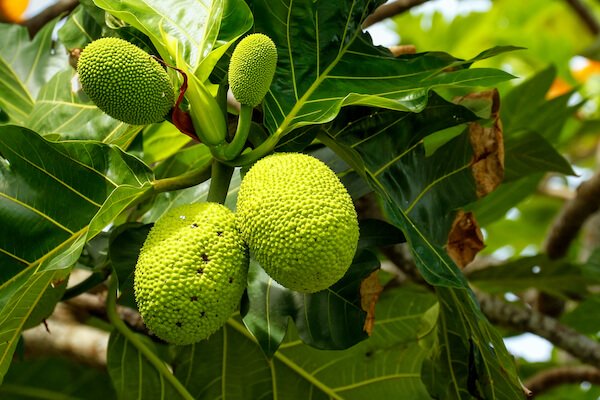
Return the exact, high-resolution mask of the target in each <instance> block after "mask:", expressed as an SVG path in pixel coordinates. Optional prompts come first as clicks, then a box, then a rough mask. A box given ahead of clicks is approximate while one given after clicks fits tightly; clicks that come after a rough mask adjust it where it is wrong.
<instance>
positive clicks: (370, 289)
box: [360, 271, 383, 336]
mask: <svg viewBox="0 0 600 400" xmlns="http://www.w3.org/2000/svg"><path fill="white" fill-rule="evenodd" d="M378 272H379V271H374V272H373V273H371V275H369V276H368V277H366V278H365V279H364V280H363V281H362V282H361V284H360V306H361V308H362V309H363V311H366V313H367V318H366V319H365V325H364V327H363V329H364V331H365V332H367V333H368V334H369V336H371V333H372V332H373V328H374V327H375V305H376V304H377V300H379V295H380V294H381V292H382V291H383V286H381V284H380V283H379V274H378Z"/></svg>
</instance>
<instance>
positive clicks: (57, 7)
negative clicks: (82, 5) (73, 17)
mask: <svg viewBox="0 0 600 400" xmlns="http://www.w3.org/2000/svg"><path fill="white" fill-rule="evenodd" d="M78 5H79V0H60V1H59V2H57V3H56V4H53V5H51V6H50V7H48V8H46V9H45V10H44V11H42V12H40V13H39V14H37V15H35V16H34V17H31V18H30V19H28V20H27V21H25V22H23V25H24V26H26V27H27V30H28V31H29V36H31V37H34V36H35V34H36V33H38V32H39V30H40V29H42V27H43V26H44V25H46V24H47V23H48V22H50V21H52V20H53V19H54V18H56V17H58V16H59V15H61V14H67V13H70V12H71V11H73V10H74V9H75V7H77V6H78Z"/></svg>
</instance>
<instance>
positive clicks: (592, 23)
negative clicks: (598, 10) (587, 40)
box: [566, 0, 600, 36]
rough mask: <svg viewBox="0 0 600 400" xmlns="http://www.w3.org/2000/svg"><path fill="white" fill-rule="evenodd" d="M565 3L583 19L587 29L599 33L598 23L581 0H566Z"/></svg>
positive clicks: (599, 26)
mask: <svg viewBox="0 0 600 400" xmlns="http://www.w3.org/2000/svg"><path fill="white" fill-rule="evenodd" d="M566 1H567V4H569V5H570V6H571V8H572V9H573V11H575V12H576V13H577V15H578V16H579V18H580V19H581V20H582V21H583V23H584V24H585V26H586V27H587V28H588V29H589V31H590V32H591V33H592V34H593V35H594V36H597V35H598V34H599V33H600V24H598V21H597V20H596V18H595V17H594V14H592V12H591V11H590V10H589V9H588V8H587V7H586V5H585V4H583V2H582V1H581V0H566Z"/></svg>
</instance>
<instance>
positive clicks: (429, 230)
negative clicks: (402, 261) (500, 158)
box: [326, 96, 522, 399]
mask: <svg viewBox="0 0 600 400" xmlns="http://www.w3.org/2000/svg"><path fill="white" fill-rule="evenodd" d="M341 116H342V117H343V115H341ZM473 118H474V115H473V114H472V113H470V112H467V111H466V110H465V109H464V108H462V107H460V106H457V105H453V104H450V103H446V102H444V101H443V100H441V99H439V98H436V97H435V96H434V97H432V98H431V100H430V101H429V104H428V106H427V108H425V109H424V110H423V111H422V112H421V113H419V114H412V113H399V112H393V111H381V110H369V111H364V112H363V113H362V114H361V113H359V112H357V111H356V110H353V112H352V114H351V115H349V116H346V118H339V122H338V121H337V120H336V122H334V123H333V124H332V127H331V128H330V129H329V130H328V136H329V138H330V140H328V141H327V142H326V144H327V145H329V146H330V147H332V148H333V149H334V150H336V152H338V154H340V156H342V157H344V158H345V159H346V161H348V162H349V163H350V164H351V165H352V166H353V167H354V169H355V170H356V171H364V175H365V178H366V179H367V180H368V181H369V182H370V183H371V185H372V187H373V189H374V190H375V191H376V192H377V193H378V194H379V195H380V196H381V197H382V199H383V200H384V201H385V203H386V206H387V207H386V208H387V212H388V215H389V217H390V220H391V222H393V223H394V224H396V225H397V226H398V227H400V228H401V229H402V230H403V231H404V234H405V236H406V238H407V240H408V242H409V244H410V246H411V249H412V253H413V256H414V258H415V261H416V265H417V267H418V269H419V271H420V272H421V274H422V275H423V277H424V278H425V279H426V280H427V281H428V282H429V283H430V284H432V285H434V286H436V294H437V295H438V298H439V301H440V314H439V321H438V338H437V344H436V345H435V346H434V347H433V348H432V353H431V359H430V361H429V362H428V363H427V364H426V365H425V366H424V370H423V374H424V377H425V379H426V382H427V384H428V390H429V391H430V393H431V395H432V396H434V397H437V398H444V399H446V398H471V397H479V398H496V399H515V398H519V397H520V396H522V391H521V387H520V385H519V382H518V378H517V374H516V370H515V367H514V363H513V359H512V357H511V356H510V354H509V353H508V352H507V351H506V348H505V347H504V343H503V342H502V338H501V336H500V335H499V334H498V333H497V332H496V331H495V330H494V328H493V327H492V326H491V325H490V323H489V322H488V321H487V320H486V319H485V317H484V315H483V314H482V313H481V311H480V310H479V307H478V305H477V302H476V301H475V300H474V298H473V294H472V293H471V292H470V289H469V288H468V284H467V282H466V280H465V278H464V276H463V275H462V273H461V272H460V270H459V269H458V268H457V267H456V265H455V264H454V263H453V262H452V260H451V259H450V258H449V257H448V255H447V254H446V252H445V251H444V249H443V248H442V247H441V246H442V245H444V244H445V242H446V241H447V235H448V231H449V228H450V225H451V222H452V220H453V217H454V215H453V212H452V211H453V210H455V209H457V208H459V207H463V206H465V205H466V204H468V203H470V202H472V201H474V200H475V199H476V194H475V182H474V178H473V176H472V173H471V170H470V163H471V158H472V149H471V145H470V143H469V141H468V138H467V137H466V136H467V135H461V136H458V137H456V138H455V139H453V140H451V141H449V142H447V143H446V144H445V145H443V146H442V147H440V148H439V149H438V150H437V151H436V152H435V153H434V154H433V155H431V156H430V157H426V155H425V149H424V146H423V138H424V137H425V136H427V135H428V134H430V133H433V132H436V131H439V130H441V129H445V128H448V127H451V126H454V125H458V124H462V123H464V122H468V121H470V120H472V119H473ZM336 127H337V129H336ZM382 127H383V128H382ZM383 149H385V150H383ZM452 374H456V375H452ZM458 377H460V379H459V378H458Z"/></svg>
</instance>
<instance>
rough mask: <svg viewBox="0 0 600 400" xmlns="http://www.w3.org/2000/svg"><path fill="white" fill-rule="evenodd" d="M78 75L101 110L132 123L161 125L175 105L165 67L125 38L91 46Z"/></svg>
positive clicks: (80, 61)
mask: <svg viewBox="0 0 600 400" xmlns="http://www.w3.org/2000/svg"><path fill="white" fill-rule="evenodd" d="M77 72H78V73H79V80H80V81H81V86H82V87H83V91H84V92H85V93H86V94H87V95H88V96H89V98H90V99H91V100H92V101H93V102H94V103H95V104H96V105H97V106H98V108H100V109H101V110H102V111H104V112H105V113H107V114H108V115H110V116H111V117H113V118H115V119H118V120H119V121H123V122H126V123H128V124H133V125H147V124H152V123H155V122H160V121H162V120H164V117H165V115H167V113H168V112H169V110H170V109H171V108H172V107H173V105H174V103H175V92H174V89H173V86H172V85H171V82H170V80H169V76H168V75H167V73H166V71H165V70H164V68H163V67H162V66H161V65H160V64H159V63H158V62H157V61H156V60H155V59H153V58H152V57H151V56H150V55H149V54H148V53H146V52H145V51H144V50H142V49H140V48H139V47H137V46H136V45H134V44H131V43H129V42H127V41H126V40H123V39H119V38H112V37H107V38H102V39H98V40H95V41H93V42H91V43H90V44H88V45H87V46H86V47H85V48H84V49H83V52H82V53H81V55H80V57H79V61H78V62H77Z"/></svg>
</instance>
